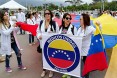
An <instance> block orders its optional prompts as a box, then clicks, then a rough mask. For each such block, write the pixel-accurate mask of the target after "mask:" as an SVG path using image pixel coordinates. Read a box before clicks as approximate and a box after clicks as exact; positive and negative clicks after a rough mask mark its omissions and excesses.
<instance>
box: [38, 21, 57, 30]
mask: <svg viewBox="0 0 117 78" xmlns="http://www.w3.org/2000/svg"><path fill="white" fill-rule="evenodd" d="M42 23H43V20H41V21H40V28H39V29H40V30H41V25H42ZM52 26H53V28H54V30H55V31H56V22H55V21H52V25H51V31H53V30H52Z"/></svg>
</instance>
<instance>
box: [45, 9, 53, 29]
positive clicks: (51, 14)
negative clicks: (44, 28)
mask: <svg viewBox="0 0 117 78" xmlns="http://www.w3.org/2000/svg"><path fill="white" fill-rule="evenodd" d="M45 11H49V12H50V16H51V17H50V23H49V24H50V25H51V31H53V30H52V22H53V21H52V18H53V13H52V11H51V10H49V9H46V10H45ZM45 11H44V17H45Z"/></svg>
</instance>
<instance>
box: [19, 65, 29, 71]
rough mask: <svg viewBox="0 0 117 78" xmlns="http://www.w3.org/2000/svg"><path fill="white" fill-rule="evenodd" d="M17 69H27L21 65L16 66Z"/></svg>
mask: <svg viewBox="0 0 117 78" xmlns="http://www.w3.org/2000/svg"><path fill="white" fill-rule="evenodd" d="M18 68H19V69H22V70H26V69H27V68H26V67H25V66H23V65H20V66H18Z"/></svg>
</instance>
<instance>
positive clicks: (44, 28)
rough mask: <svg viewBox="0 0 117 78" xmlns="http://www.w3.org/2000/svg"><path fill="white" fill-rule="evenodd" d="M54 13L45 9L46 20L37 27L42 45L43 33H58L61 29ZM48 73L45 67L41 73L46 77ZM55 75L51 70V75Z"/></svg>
mask: <svg viewBox="0 0 117 78" xmlns="http://www.w3.org/2000/svg"><path fill="white" fill-rule="evenodd" d="M52 17H53V14H52V12H51V11H50V10H45V11H44V20H42V21H40V26H38V28H37V38H38V39H39V41H40V47H41V45H42V43H41V40H42V33H44V32H47V33H50V32H55V33H57V32H58V31H59V27H58V24H57V23H56V22H55V21H53V20H52ZM45 74H46V70H45V69H43V72H42V74H41V77H44V76H45ZM52 76H53V72H52V71H50V73H49V77H52Z"/></svg>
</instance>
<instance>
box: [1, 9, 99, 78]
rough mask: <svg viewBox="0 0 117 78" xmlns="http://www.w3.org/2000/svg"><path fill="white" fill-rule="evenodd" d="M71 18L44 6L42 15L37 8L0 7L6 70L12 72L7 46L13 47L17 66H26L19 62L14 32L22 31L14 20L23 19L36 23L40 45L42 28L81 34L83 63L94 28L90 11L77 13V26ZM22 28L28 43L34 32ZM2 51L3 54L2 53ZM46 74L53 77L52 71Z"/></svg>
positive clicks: (20, 60) (76, 34)
mask: <svg viewBox="0 0 117 78" xmlns="http://www.w3.org/2000/svg"><path fill="white" fill-rule="evenodd" d="M71 20H72V16H71V14H70V13H66V12H64V13H62V14H61V13H60V12H56V13H55V14H53V13H52V11H50V10H48V9H47V10H45V11H44V16H42V15H41V13H39V12H28V13H27V14H25V13H24V12H22V10H21V9H19V12H18V13H17V14H15V13H14V11H12V12H11V14H8V12H7V11H6V10H0V34H1V45H0V46H1V50H0V61H5V67H6V72H12V69H11V68H10V57H11V55H12V54H11V49H13V50H14V52H15V54H16V57H17V61H18V68H19V69H22V70H26V67H25V66H24V65H23V63H22V59H21V55H22V54H21V52H20V51H21V47H20V45H19V43H18V40H17V38H16V34H17V32H18V31H19V30H20V34H21V35H23V34H25V31H24V30H22V28H20V27H19V26H17V25H16V24H15V23H16V22H23V23H27V24H29V25H32V26H33V25H35V24H37V25H38V28H37V30H36V34H37V35H36V38H37V39H38V41H39V43H40V48H42V33H44V32H47V33H51V32H54V33H59V34H69V35H75V36H77V37H79V36H80V37H82V38H83V40H82V49H81V56H82V60H83V62H84V63H85V60H86V58H87V54H88V50H89V48H90V43H91V36H92V34H93V33H94V32H95V28H94V27H93V26H92V25H91V24H90V15H89V14H88V13H82V14H81V15H80V27H79V28H78V29H77V28H76V27H75V26H74V25H72V23H71ZM96 24H97V25H98V26H100V23H99V22H96ZM100 28H101V27H100ZM26 32H27V34H29V45H34V44H35V42H34V38H35V37H34V35H32V33H31V32H29V31H26ZM86 44H87V45H86ZM4 54H5V58H4V57H3V56H2V55H4ZM42 68H43V67H42ZM45 75H46V69H43V71H42V74H41V77H44V76H45ZM49 77H53V72H52V71H50V72H49ZM85 78H89V74H87V75H86V76H85Z"/></svg>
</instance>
